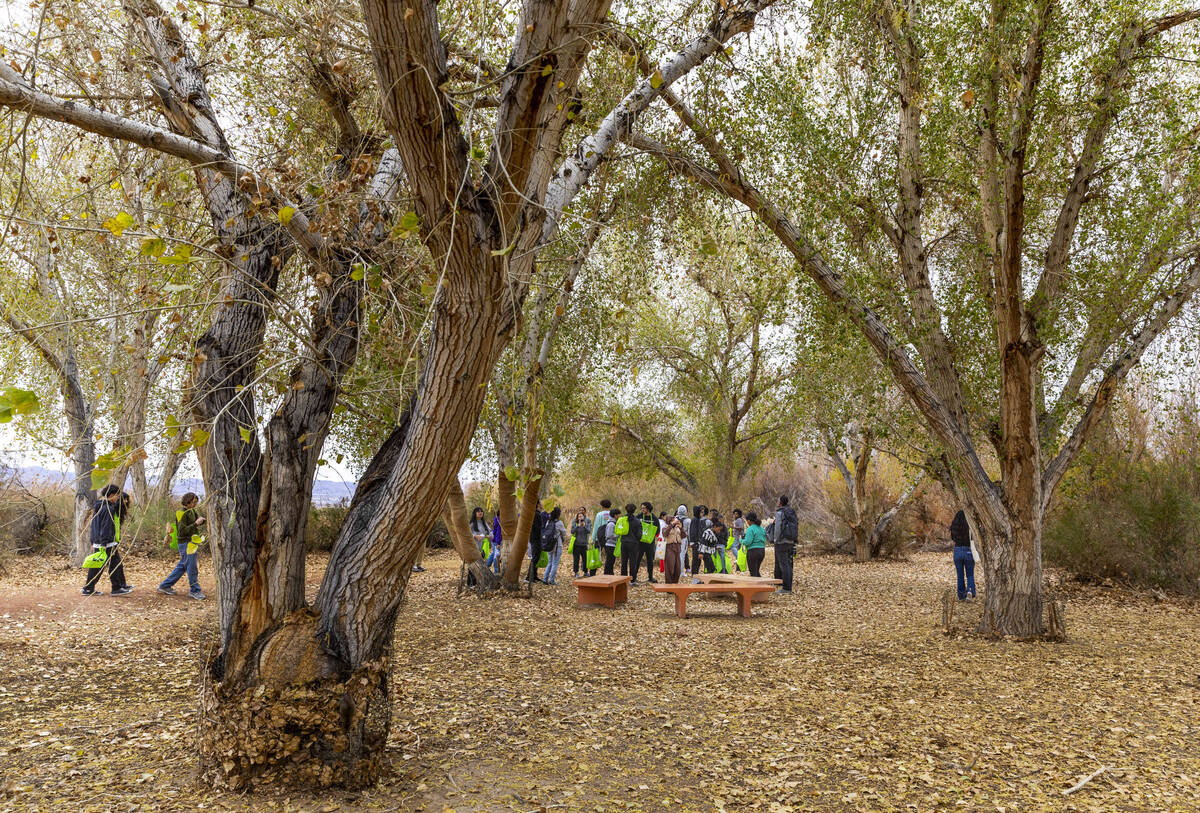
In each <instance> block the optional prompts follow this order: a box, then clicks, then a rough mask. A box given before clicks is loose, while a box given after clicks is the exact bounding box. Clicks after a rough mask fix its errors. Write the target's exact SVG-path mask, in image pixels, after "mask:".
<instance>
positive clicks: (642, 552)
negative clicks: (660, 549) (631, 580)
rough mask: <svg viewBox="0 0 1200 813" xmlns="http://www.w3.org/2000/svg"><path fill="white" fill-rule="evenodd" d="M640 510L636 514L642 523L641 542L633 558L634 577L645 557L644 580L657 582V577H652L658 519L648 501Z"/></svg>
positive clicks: (652, 582)
mask: <svg viewBox="0 0 1200 813" xmlns="http://www.w3.org/2000/svg"><path fill="white" fill-rule="evenodd" d="M641 508H642V512H641V513H640V514H639V515H638V520H639V521H640V522H641V523H642V536H641V542H640V544H639V545H638V553H637V557H636V558H635V559H634V560H633V572H634V577H635V578H636V575H637V571H638V568H639V567H640V566H641V559H642V557H645V559H646V581H648V582H650V584H658V579H656V578H654V540H655V539H656V538H657V537H658V520H656V519H655V518H654V506H652V505H650V503H648V502H644V503H642V505H641Z"/></svg>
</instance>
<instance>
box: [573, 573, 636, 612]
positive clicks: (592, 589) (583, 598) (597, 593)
mask: <svg viewBox="0 0 1200 813" xmlns="http://www.w3.org/2000/svg"><path fill="white" fill-rule="evenodd" d="M575 586H576V587H578V588H579V597H578V599H577V600H576V604H577V605H578V606H583V605H584V604H603V605H604V606H605V607H616V606H617V605H618V604H624V603H625V602H626V601H628V600H629V577H628V576H585V577H584V578H582V579H576V580H575Z"/></svg>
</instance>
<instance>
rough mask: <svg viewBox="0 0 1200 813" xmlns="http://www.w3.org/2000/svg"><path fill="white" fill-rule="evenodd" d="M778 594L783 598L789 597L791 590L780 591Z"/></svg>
mask: <svg viewBox="0 0 1200 813" xmlns="http://www.w3.org/2000/svg"><path fill="white" fill-rule="evenodd" d="M779 592H780V593H783V594H784V595H785V596H790V595H791V594H792V591H791V590H780V591H779Z"/></svg>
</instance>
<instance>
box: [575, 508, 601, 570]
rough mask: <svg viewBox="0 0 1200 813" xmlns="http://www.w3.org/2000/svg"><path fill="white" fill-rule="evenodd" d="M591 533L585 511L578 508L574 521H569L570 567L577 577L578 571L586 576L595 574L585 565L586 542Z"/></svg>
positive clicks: (590, 526)
mask: <svg viewBox="0 0 1200 813" xmlns="http://www.w3.org/2000/svg"><path fill="white" fill-rule="evenodd" d="M591 535H592V524H591V523H590V522H588V518H587V511H585V510H583V509H582V508H580V509H579V510H578V511H577V512H576V513H575V521H574V522H572V523H571V569H572V571H573V572H574V573H575V578H577V579H578V578H579V572H580V571H583V573H584V575H587V576H595V575H596V574H595V572H594V571H592V570H591V569H590V568H589V567H588V566H587V555H588V547H589V545H588V543H589V541H590V539H591Z"/></svg>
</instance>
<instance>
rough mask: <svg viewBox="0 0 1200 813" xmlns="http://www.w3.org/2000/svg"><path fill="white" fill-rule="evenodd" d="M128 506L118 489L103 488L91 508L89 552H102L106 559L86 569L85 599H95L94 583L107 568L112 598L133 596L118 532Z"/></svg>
mask: <svg viewBox="0 0 1200 813" xmlns="http://www.w3.org/2000/svg"><path fill="white" fill-rule="evenodd" d="M128 508H129V502H128V500H126V499H125V495H124V494H122V493H121V489H119V488H118V487H117V486H115V485H112V484H111V483H110V484H109V485H106V486H105V487H104V489H103V490H102V491H101V492H100V499H98V500H96V503H95V504H94V505H93V506H92V525H91V538H92V551H93V553H99V552H100V551H104V553H105V554H106V556H107V558H106V559H105V560H104V564H102V565H100V566H99V567H89V568H87V569H86V571H85V572H86V573H87V576H86V577H85V580H84V583H83V594H84V595H85V596H93V595H96V583H97V582H98V581H100V574H101V573H103V572H104V568H105V567H108V580H109V581H110V582H111V583H112V594H113V595H114V596H123V595H125V594H127V593H132V592H133V585H131V584H129V583H128V582H126V581H125V565H124V564H122V562H121V550H120V547H119V546H120V543H121V535H120V531H119V530H118V529H119V528H120V525H121V521H122V520H123V519H125V515H126V512H127V511H128Z"/></svg>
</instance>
